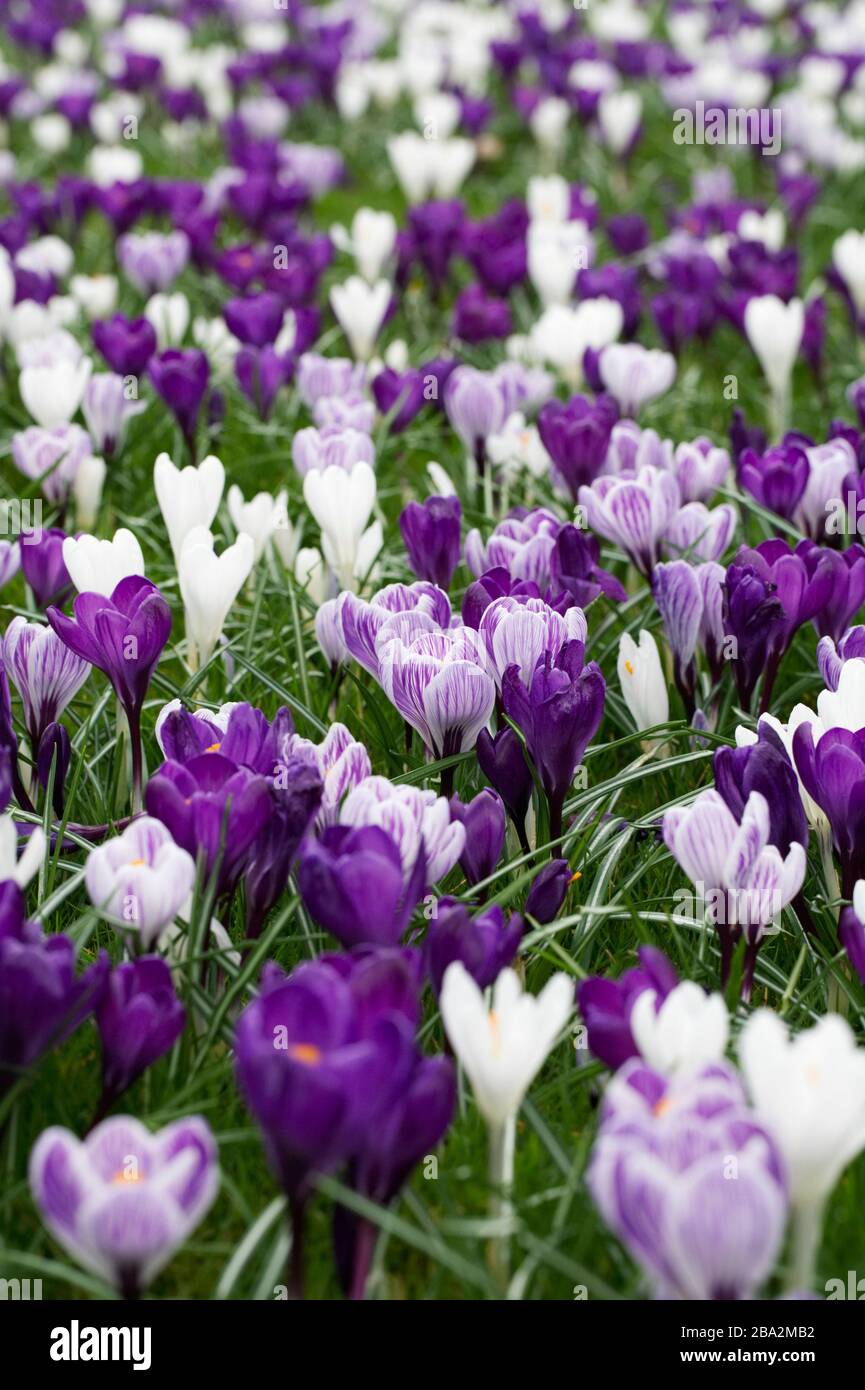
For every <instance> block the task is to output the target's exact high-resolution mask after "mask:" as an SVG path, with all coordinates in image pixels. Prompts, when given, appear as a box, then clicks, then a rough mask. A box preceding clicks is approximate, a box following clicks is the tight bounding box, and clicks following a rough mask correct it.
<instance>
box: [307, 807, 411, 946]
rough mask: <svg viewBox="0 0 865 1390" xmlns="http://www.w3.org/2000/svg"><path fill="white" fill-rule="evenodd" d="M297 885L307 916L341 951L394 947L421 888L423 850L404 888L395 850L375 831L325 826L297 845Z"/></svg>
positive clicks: (366, 827) (399, 858)
mask: <svg viewBox="0 0 865 1390" xmlns="http://www.w3.org/2000/svg"><path fill="white" fill-rule="evenodd" d="M298 885H299V887H300V892H301V896H302V898H303V901H304V904H305V906H306V908H307V910H308V911H309V913H310V914H311V916H312V917H313V918H314V919H315V920H316V921H317V922H318V923H319V924H320V925H321V926H322V927H324V929H325V930H326V931H329V932H330V933H331V935H332V936H335V937H336V939H337V940H338V941H339V942H341V944H342V945H343V946H359V945H374V946H395V945H397V943H398V942H399V941H400V940H401V938H402V937H403V935H404V934H405V932H406V930H407V928H408V924H409V922H410V920H411V915H412V913H413V911H414V909H415V907H416V905H417V903H418V901H419V899H420V897H421V895H422V893H423V891H424V889H425V887H426V861H425V856H424V854H423V847H422V846H421V853H420V854H419V855H418V857H417V859H416V861H415V864H414V867H413V869H412V873H411V876H410V878H409V880H408V882H406V880H405V878H404V874H403V861H402V856H401V854H400V849H399V846H398V844H397V843H396V841H395V840H394V839H393V837H392V836H390V835H388V834H387V832H386V831H384V830H382V829H381V827H380V826H377V825H364V826H361V827H360V828H358V829H354V828H353V827H350V826H344V825H335V826H329V827H328V828H327V829H325V830H324V831H322V834H321V837H320V838H319V839H318V840H314V839H307V840H306V841H305V842H304V843H303V844H302V845H301V848H300V860H299V865H298Z"/></svg>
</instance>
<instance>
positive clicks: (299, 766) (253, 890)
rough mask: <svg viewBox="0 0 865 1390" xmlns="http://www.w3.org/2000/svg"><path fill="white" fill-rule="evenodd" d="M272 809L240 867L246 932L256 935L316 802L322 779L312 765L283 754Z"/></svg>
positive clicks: (318, 802)
mask: <svg viewBox="0 0 865 1390" xmlns="http://www.w3.org/2000/svg"><path fill="white" fill-rule="evenodd" d="M271 797H272V803H273V804H272V809H271V813H270V818H269V820H268V821H267V824H266V825H265V827H264V830H263V831H262V833H261V835H260V836H259V837H258V838H257V839H256V841H255V843H254V845H253V847H252V852H251V854H250V857H249V862H248V864H247V867H246V871H245V873H244V887H245V890H246V935H247V937H248V938H253V937H256V936H258V935H259V933H260V931H261V928H262V926H263V924H264V919H265V917H266V916H267V914H268V912H269V911H270V909H271V908H272V907H273V906H274V904H275V903H276V902H277V900H278V898H279V896H280V894H281V893H282V892H283V891H284V889H285V886H286V884H287V882H288V875H289V872H290V871H291V866H292V863H293V861H294V857H295V855H296V854H297V851H298V847H299V846H300V843H301V841H302V839H303V837H304V835H305V834H306V832H307V830H308V829H309V827H310V823H311V821H312V820H313V818H314V817H315V815H316V813H317V812H318V809H319V807H320V805H321V797H322V780H321V775H320V773H319V770H318V768H317V767H314V766H313V765H311V764H310V763H309V762H308V761H306V759H304V758H296V757H289V758H287V759H285V761H283V762H281V763H279V764H278V765H277V766H276V768H275V775H274V778H273V782H272V784H271Z"/></svg>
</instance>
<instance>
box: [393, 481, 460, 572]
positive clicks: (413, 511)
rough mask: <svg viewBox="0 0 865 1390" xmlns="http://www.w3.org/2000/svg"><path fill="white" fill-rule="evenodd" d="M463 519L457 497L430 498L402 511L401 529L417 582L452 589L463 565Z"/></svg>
mask: <svg viewBox="0 0 865 1390" xmlns="http://www.w3.org/2000/svg"><path fill="white" fill-rule="evenodd" d="M461 517H462V508H461V507H460V502H459V498H458V497H428V498H427V499H426V501H425V502H409V503H408V505H407V506H406V507H404V508H403V510H402V512H401V513H400V518H399V529H400V531H401V532H402V538H403V541H404V542H405V548H406V550H407V551H408V561H409V565H410V566H411V569H412V572H413V573H414V574H416V575H417V577H418V579H427V580H429V582H430V583H431V584H437V585H438V587H439V588H440V589H445V590H447V589H449V588H450V584H451V580H452V579H453V574H454V570H455V569H456V567H457V565H458V564H459V562H460V519H461Z"/></svg>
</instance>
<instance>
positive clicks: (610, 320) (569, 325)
mask: <svg viewBox="0 0 865 1390" xmlns="http://www.w3.org/2000/svg"><path fill="white" fill-rule="evenodd" d="M623 323H624V315H623V313H622V306H621V304H619V303H617V301H616V300H615V299H607V298H603V297H602V298H599V299H586V300H584V301H583V302H582V304H578V305H577V306H576V307H575V308H572V307H571V306H570V305H569V304H553V305H552V306H551V307H550V308H549V309H547V310H546V311H545V312H544V313H543V314H542V315H541V317H540V318H539V319H538V321H537V323H536V324H535V325H534V327H533V328H532V331H531V334H530V336H529V349H530V354H531V357H532V358H533V359H534V360H535V361H537V362H546V363H548V364H549V365H550V366H551V367H553V368H554V369H555V370H556V371H557V372H558V374H559V376H560V377H561V378H562V381H564V382H565V383H566V385H568V386H569V387H571V389H572V390H575V391H576V390H578V389H579V387H580V386H581V385H582V381H583V358H584V357H585V353H586V349H587V348H594V350H595V351H596V352H597V351H598V350H599V349H600V348H603V347H607V346H608V345H609V344H610V343H613V342H615V340H616V338H618V336H619V334H620V333H621V331H622V326H623Z"/></svg>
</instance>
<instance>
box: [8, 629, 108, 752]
mask: <svg viewBox="0 0 865 1390" xmlns="http://www.w3.org/2000/svg"><path fill="white" fill-rule="evenodd" d="M3 659H4V661H5V664H6V671H7V673H8V674H9V676H10V677H11V678H12V681H13V683H14V685H15V688H16V689H17V691H18V694H19V695H20V696H21V703H22V704H23V706H24V723H25V724H26V726H27V734H28V736H29V738H30V745H31V748H32V750H33V752H34V753H35V752H36V750H37V749H38V748H39V743H40V741H41V738H42V735H43V733H44V732H45V730H46V728H47V727H48V725H49V724H53V723H55V722H56V721H57V720H58V719H59V718H60V715H61V714H62V713H63V711H64V709H65V708H66V706H67V705H68V704H69V702H70V700H73V699H74V698H75V696H76V695H77V693H78V691H79V690H80V689H81V687H82V685H83V684H84V682H85V681H86V679H87V677H88V676H89V675H90V665H89V663H88V662H87V661H84V660H82V659H81V657H79V656H77V655H76V654H75V652H74V651H73V650H72V649H71V648H70V647H69V646H67V644H66V643H65V642H64V641H62V640H61V639H60V637H58V636H57V634H56V632H54V631H53V630H52V628H50V627H46V626H45V625H44V624H42V623H29V622H28V621H27V619H26V618H22V617H18V618H13V619H12V621H11V623H10V624H9V626H8V628H7V629H6V635H5V636H4V638H3Z"/></svg>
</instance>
